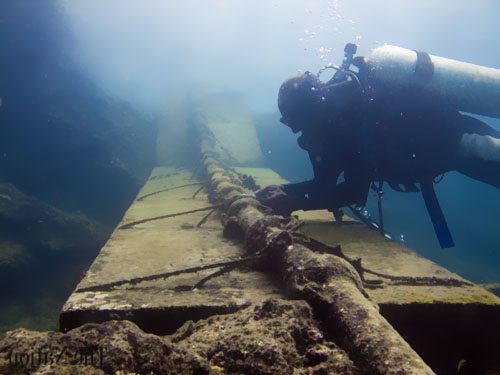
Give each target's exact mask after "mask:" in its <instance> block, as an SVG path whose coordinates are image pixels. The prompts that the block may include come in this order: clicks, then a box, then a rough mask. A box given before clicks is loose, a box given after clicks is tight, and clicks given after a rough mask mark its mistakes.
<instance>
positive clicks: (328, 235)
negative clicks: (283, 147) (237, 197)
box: [239, 168, 500, 373]
mask: <svg viewBox="0 0 500 375" xmlns="http://www.w3.org/2000/svg"><path fill="white" fill-rule="evenodd" d="M239 171H240V172H242V173H246V174H250V175H252V176H254V178H255V179H256V181H257V183H259V184H262V186H265V185H269V184H280V183H284V182H285V181H284V180H283V179H282V178H281V177H280V176H279V175H277V174H276V173H274V172H272V171H270V170H259V169H248V168H240V169H239ZM294 215H297V216H298V217H299V218H300V219H301V220H303V221H304V222H305V225H304V226H303V227H302V228H301V230H302V231H304V232H305V233H306V234H307V235H309V236H310V237H312V238H315V239H317V240H319V241H321V242H323V243H325V244H328V245H338V244H340V245H341V247H342V250H343V251H344V253H345V254H346V255H347V256H349V257H351V258H361V259H362V264H363V266H364V267H366V268H368V269H370V270H373V271H376V272H378V273H382V274H389V275H393V276H406V277H408V276H409V277H424V278H432V280H434V281H435V282H433V283H429V284H428V285H426V284H425V283H424V284H423V285H411V284H410V285H398V283H397V282H391V281H390V280H387V279H383V278H380V277H378V276H374V275H370V274H366V275H365V277H366V278H367V279H371V280H380V281H383V282H382V284H380V285H376V287H375V288H367V289H366V291H367V293H368V294H369V296H370V298H371V299H372V301H374V302H375V303H377V304H378V306H379V308H380V312H381V314H382V315H383V316H384V317H385V318H386V319H387V320H388V321H389V322H390V323H391V324H392V326H393V327H394V328H396V330H398V332H399V333H400V334H401V335H402V336H403V337H404V338H405V339H406V340H407V341H408V343H409V344H410V345H411V346H412V347H413V348H414V349H415V350H416V351H417V352H418V353H419V354H420V355H421V356H422V357H423V358H424V360H425V361H426V363H428V364H430V365H431V367H432V368H433V369H434V370H435V371H436V372H437V373H447V371H448V370H449V369H450V368H456V365H457V364H458V362H459V361H460V360H467V361H469V362H474V363H485V362H487V361H489V362H494V361H495V358H497V357H498V353H499V352H500V298H499V297H497V296H496V295H494V294H493V293H491V292H490V291H487V290H486V289H484V288H483V287H481V286H478V285H475V284H473V283H470V282H468V281H467V280H465V279H463V278H462V277H460V276H459V275H457V274H455V273H453V272H450V271H448V270H447V269H445V268H443V267H441V266H439V265H438V264H436V263H434V262H432V261H430V260H428V259H426V258H423V257H421V256H420V255H418V254H417V253H416V252H414V251H412V250H411V249H409V248H407V247H405V246H403V245H402V244H400V243H398V242H394V241H390V240H388V239H387V238H385V237H384V236H382V235H381V234H380V233H379V232H377V231H374V230H372V229H369V228H368V227H367V226H365V225H364V224H362V223H360V222H357V221H355V220H353V219H350V218H346V220H345V223H343V224H342V225H340V226H339V225H336V224H334V223H333V220H332V214H331V213H329V212H328V211H326V210H322V211H308V212H304V211H297V212H294ZM440 280H442V281H443V283H450V282H451V283H453V281H456V282H457V284H461V285H456V286H450V285H439V283H440ZM463 282H465V283H463ZM495 366H496V364H495Z"/></svg>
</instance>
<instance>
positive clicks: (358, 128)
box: [256, 44, 500, 247]
mask: <svg viewBox="0 0 500 375" xmlns="http://www.w3.org/2000/svg"><path fill="white" fill-rule="evenodd" d="M377 50H378V51H377ZM355 53H356V46H355V45H353V44H348V45H347V46H346V49H345V57H344V61H343V64H342V66H341V67H334V69H336V73H335V75H334V76H333V77H332V79H330V80H329V81H328V82H323V81H321V80H320V74H321V73H322V71H320V73H318V74H317V75H316V74H312V73H310V72H306V73H303V74H300V75H297V76H295V77H292V78H290V79H288V80H286V81H285V82H284V83H283V84H282V85H281V87H280V90H279V96H278V107H279V110H280V112H281V115H282V118H281V120H280V121H281V122H282V123H283V124H285V125H286V126H288V127H289V128H290V129H291V130H292V131H293V132H294V133H298V132H301V135H300V137H299V138H298V140H297V142H298V144H299V146H300V147H301V148H302V149H304V150H306V151H307V152H308V154H309V158H310V161H311V164H312V167H313V172H314V178H313V179H312V180H311V181H305V182H300V183H290V184H285V185H271V186H268V187H265V188H263V189H261V190H259V191H257V193H256V197H257V199H259V201H260V202H261V203H263V204H264V205H266V206H269V207H271V208H273V209H274V210H275V212H276V213H278V214H281V215H285V216H286V215H290V214H291V212H293V211H296V210H316V209H328V210H330V211H332V212H333V214H334V217H335V219H336V221H341V220H342V215H343V213H342V211H341V210H340V209H341V208H342V207H350V208H351V209H352V210H353V212H354V213H356V208H358V211H357V212H358V213H359V212H360V211H359V208H360V207H364V205H365V204H366V201H367V196H368V192H369V190H370V188H372V189H374V190H375V191H376V192H377V193H378V194H379V214H380V215H379V216H381V206H380V199H381V194H382V188H383V184H384V183H387V184H388V185H389V186H390V187H392V188H393V189H395V190H397V191H402V192H418V191H421V192H422V196H423V198H424V201H425V204H426V206H427V210H428V212H429V215H430V217H431V220H432V223H433V226H434V229H435V232H436V234H437V237H438V239H439V242H440V244H441V247H451V246H454V243H453V239H452V237H451V234H450V232H449V229H448V226H447V224H446V221H445V218H444V215H443V213H442V211H441V208H440V205H439V202H438V200H437V197H436V194H435V192H434V183H435V182H437V180H438V179H440V178H441V177H442V175H443V174H444V173H446V172H448V171H458V172H460V173H462V174H464V175H466V176H469V177H471V178H473V179H476V180H479V181H482V182H484V183H487V184H490V185H492V186H495V187H496V188H500V132H499V131H497V130H495V129H493V128H492V127H490V126H488V125H487V124H485V123H484V122H482V121H480V120H478V119H476V118H474V117H471V116H468V115H465V114H462V113H461V112H459V110H465V111H468V112H475V113H479V112H480V113H482V114H488V115H493V116H494V117H500V100H499V98H500V95H499V93H500V85H497V86H496V87H494V88H491V86H492V85H491V84H489V85H488V84H484V85H482V86H481V85H477V81H478V79H477V74H478V69H479V70H480V72H482V73H484V71H486V73H489V74H490V75H492V74H493V76H494V77H493V78H495V79H497V81H496V83H498V84H500V71H498V70H495V69H491V68H485V67H478V66H476V65H472V64H466V63H461V62H457V61H454V60H448V59H444V58H439V57H435V56H431V55H428V54H427V53H424V52H415V51H411V50H406V49H403V48H399V47H393V46H384V47H379V48H378V49H376V50H374V52H372V54H371V55H368V56H367V57H354V54H355ZM453 64H454V65H453ZM351 65H354V66H355V67H356V68H357V71H354V70H351V69H350V66H351ZM330 67H332V66H330ZM457 72H458V73H461V80H458V79H457V76H458V73H457ZM483 76H484V74H483ZM446 78H448V80H447V79H446ZM480 83H481V82H480ZM466 84H470V85H471V86H470V87H469V92H465V93H464V89H463V87H464V86H465V85H466ZM474 84H476V86H474ZM446 85H448V86H449V87H448V88H447V87H446ZM454 88H455V89H456V90H455V91H456V92H453V89H454ZM488 89H490V91H491V90H493V95H495V97H494V98H491V100H490V102H492V101H493V102H494V103H492V104H491V105H490V107H491V108H493V109H491V108H490V107H488V106H487V104H488V103H486V104H485V103H484V97H481V96H479V97H478V92H480V91H479V90H482V91H481V93H482V95H483V94H484V92H483V91H485V90H486V93H488ZM450 92H451V93H450ZM476 107H477V108H479V110H477V111H476V110H475V109H476ZM381 219H382V218H381Z"/></svg>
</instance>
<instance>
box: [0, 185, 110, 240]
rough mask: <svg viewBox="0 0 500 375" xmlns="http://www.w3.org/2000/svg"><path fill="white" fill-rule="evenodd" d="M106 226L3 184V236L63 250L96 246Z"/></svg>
mask: <svg viewBox="0 0 500 375" xmlns="http://www.w3.org/2000/svg"><path fill="white" fill-rule="evenodd" d="M105 233H106V231H105V229H104V228H103V227H102V226H101V225H99V224H98V223H97V222H96V221H94V220H92V219H90V218H88V217H86V216H85V215H83V214H74V213H67V212H64V211H62V210H60V209H58V208H56V207H53V206H51V205H49V204H47V203H44V202H42V201H40V200H38V199H37V198H35V197H33V196H30V195H27V194H24V193H23V192H21V191H20V190H19V189H17V188H16V187H15V186H14V185H12V184H8V183H0V237H3V238H8V239H10V240H13V241H16V242H19V243H23V244H25V245H26V246H38V247H40V246H41V247H44V248H50V249H53V250H59V249H62V248H68V247H73V248H86V247H87V248H88V247H94V248H95V247H96V246H98V245H100V244H102V242H103V241H104V239H105Z"/></svg>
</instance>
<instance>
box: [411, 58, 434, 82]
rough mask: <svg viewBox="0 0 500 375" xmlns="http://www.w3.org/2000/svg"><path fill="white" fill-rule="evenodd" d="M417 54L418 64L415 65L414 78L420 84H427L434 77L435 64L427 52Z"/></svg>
mask: <svg viewBox="0 0 500 375" xmlns="http://www.w3.org/2000/svg"><path fill="white" fill-rule="evenodd" d="M415 52H416V54H417V63H416V64H415V73H414V77H415V78H416V79H417V82H418V83H427V82H429V81H430V80H431V79H432V76H433V75H434V63H433V62H432V60H431V57H430V55H429V54H428V53H427V52H422V51H415Z"/></svg>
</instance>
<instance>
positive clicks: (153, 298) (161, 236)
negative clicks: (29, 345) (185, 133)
mask: <svg viewBox="0 0 500 375" xmlns="http://www.w3.org/2000/svg"><path fill="white" fill-rule="evenodd" d="M196 182H197V180H193V179H192V178H191V173H190V172H188V171H187V170H177V169H174V168H164V167H159V168H156V169H155V170H154V171H153V172H152V174H151V177H150V179H149V180H148V182H147V183H146V184H145V186H144V187H143V188H142V190H141V191H140V192H139V194H138V198H140V197H143V196H145V195H146V194H150V193H153V192H157V191H160V190H163V189H169V188H174V187H178V186H183V185H188V184H193V183H196ZM200 187H201V184H198V185H191V186H184V187H181V188H177V189H173V190H168V191H164V192H161V193H158V194H155V195H151V196H148V197H146V198H144V199H137V200H136V201H135V202H134V203H133V204H132V206H131V207H130V208H129V210H128V211H127V213H126V214H125V216H124V218H123V220H122V223H121V224H120V225H123V224H127V223H130V222H133V221H136V220H141V219H145V218H150V217H156V216H161V215H165V214H170V213H178V212H183V211H189V210H193V209H198V208H203V207H207V206H210V203H209V202H208V199H207V195H206V193H205V192H200V193H199V194H197V196H196V197H195V198H194V199H193V198H192V196H193V194H194V192H196V190H198V189H199V188H200ZM206 214H207V211H202V212H196V213H191V214H188V215H181V216H175V217H171V218H165V219H160V220H154V221H149V222H146V223H141V224H138V225H136V226H133V227H132V228H130V229H120V226H119V227H118V228H117V229H116V230H115V231H114V232H113V234H112V236H111V238H110V239H109V240H108V242H107V244H106V245H105V246H104V248H103V249H102V250H101V253H100V254H99V255H98V257H97V258H96V259H95V261H94V263H93V264H92V266H91V267H90V269H89V270H88V272H87V273H86V275H85V277H84V278H83V280H82V281H81V282H80V284H79V285H78V286H77V288H76V291H75V292H74V293H73V294H72V295H71V296H70V298H69V299H68V301H67V302H66V304H65V305H64V307H63V312H62V315H61V328H62V329H63V330H67V329H71V328H74V327H76V326H78V325H79V324H83V323H85V322H87V321H92V319H93V318H92V316H94V317H95V316H99V318H98V320H99V321H102V320H105V317H106V316H108V319H112V318H113V317H115V318H116V317H127V316H128V317H135V318H134V320H135V321H136V322H137V323H138V324H139V325H141V321H140V319H139V318H138V317H137V316H138V314H139V315H141V316H142V315H143V313H145V312H147V311H150V312H154V311H155V310H156V311H157V312H159V311H162V312H163V314H164V315H165V316H164V319H165V320H168V319H169V316H168V314H174V315H176V316H177V315H182V313H183V312H184V313H185V314H186V317H187V318H192V319H194V318H195V317H204V316H208V315H210V314H213V313H217V312H219V313H221V312H224V311H226V312H231V311H235V310H237V309H238V308H243V307H246V306H248V305H249V304H251V303H253V302H256V301H262V300H263V299H264V298H269V297H272V296H279V295H280V293H279V292H278V291H277V289H276V287H275V286H274V285H273V284H272V283H271V282H270V280H269V279H268V277H266V275H265V274H262V273H260V272H255V271H250V270H247V269H238V270H234V271H232V272H230V273H227V274H225V275H222V276H219V277H217V278H213V279H211V280H209V281H208V282H207V283H206V284H205V286H204V287H203V288H200V289H194V290H192V289H191V287H192V286H194V285H195V284H196V283H197V282H198V281H200V280H201V279H202V278H204V277H206V276H208V275H209V274H210V273H212V272H215V270H205V271H199V272H196V273H186V274H181V275H178V276H174V277H169V278H166V279H161V278H159V279H156V280H150V281H144V282H141V283H138V284H135V285H130V284H124V285H121V286H117V287H114V288H106V287H103V288H102V289H101V290H94V291H79V290H80V289H82V288H88V287H96V288H97V289H99V286H100V285H105V284H106V283H109V282H114V281H120V280H124V279H131V278H136V277H143V276H149V275H155V274H159V273H164V272H168V271H174V270H178V269H185V268H190V267H194V266H199V265H203V264H207V263H213V262H217V261H225V260H229V259H236V258H238V257H240V256H241V255H242V252H243V250H242V248H241V245H240V244H239V243H238V242H237V241H232V240H228V239H226V238H224V237H223V236H222V225H221V220H220V217H219V215H218V214H217V213H215V214H213V215H211V216H210V217H209V218H208V220H207V221H206V222H205V223H204V224H203V225H202V226H201V227H197V223H198V222H199V221H200V220H201V219H202V218H203V217H204V216H205V215H206ZM86 312H87V313H86ZM96 314H97V315H96ZM200 314H201V316H200ZM85 315H87V317H88V319H89V320H85ZM144 315H146V316H147V313H146V314H144ZM96 319H97V318H96ZM173 320H174V319H172V321H173ZM175 321H176V322H177V320H175ZM179 322H180V323H182V321H179ZM142 327H143V328H144V326H143V325H142ZM175 328H176V327H171V328H170V331H171V330H172V329H175Z"/></svg>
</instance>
